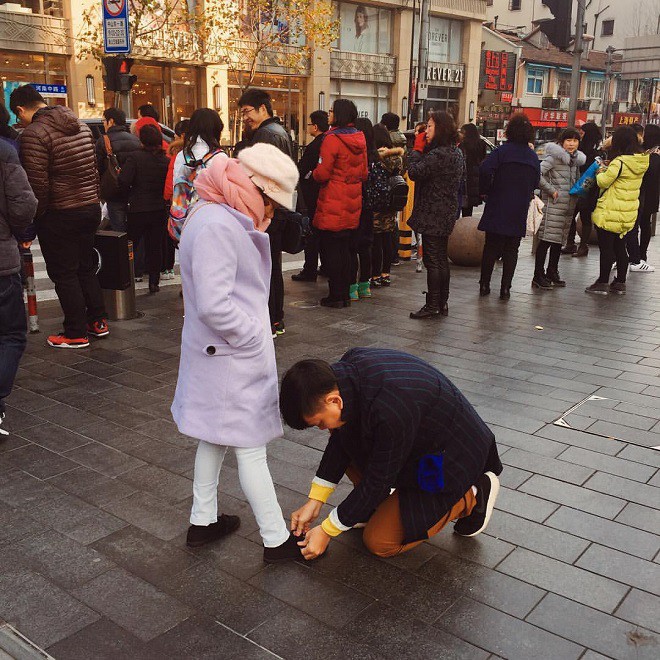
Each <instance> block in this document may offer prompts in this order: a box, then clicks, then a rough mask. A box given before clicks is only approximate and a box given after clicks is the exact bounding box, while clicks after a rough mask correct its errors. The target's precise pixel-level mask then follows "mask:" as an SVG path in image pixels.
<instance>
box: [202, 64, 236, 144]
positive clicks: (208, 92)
mask: <svg viewBox="0 0 660 660" xmlns="http://www.w3.org/2000/svg"><path fill="white" fill-rule="evenodd" d="M201 71H202V72H203V75H202V84H201V87H202V99H201V105H200V107H204V106H207V107H209V108H212V109H213V110H217V111H218V113H219V115H220V117H221V118H222V123H223V124H224V125H225V130H224V131H223V133H222V143H223V144H225V143H226V144H229V143H230V137H229V112H230V110H231V108H230V107H229V88H228V86H227V67H226V66H225V65H221V64H209V65H208V66H206V67H202V69H201ZM216 85H219V87H220V99H219V101H220V105H219V106H218V105H217V104H216V95H215V86H216Z"/></svg>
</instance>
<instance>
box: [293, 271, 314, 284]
mask: <svg viewBox="0 0 660 660" xmlns="http://www.w3.org/2000/svg"><path fill="white" fill-rule="evenodd" d="M291 279H292V280H293V281H294V282H316V274H315V273H306V272H305V271H304V270H301V271H300V272H299V273H297V274H296V275H291Z"/></svg>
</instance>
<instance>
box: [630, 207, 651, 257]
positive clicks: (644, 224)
mask: <svg viewBox="0 0 660 660" xmlns="http://www.w3.org/2000/svg"><path fill="white" fill-rule="evenodd" d="M651 215H652V214H651V213H644V212H640V213H639V215H638V216H637V222H636V223H635V226H634V227H633V228H632V229H631V230H630V231H629V232H628V233H627V234H626V239H625V240H626V247H627V249H628V256H629V257H630V263H631V264H638V263H639V262H640V261H646V258H647V256H648V255H647V250H648V249H649V243H650V242H651Z"/></svg>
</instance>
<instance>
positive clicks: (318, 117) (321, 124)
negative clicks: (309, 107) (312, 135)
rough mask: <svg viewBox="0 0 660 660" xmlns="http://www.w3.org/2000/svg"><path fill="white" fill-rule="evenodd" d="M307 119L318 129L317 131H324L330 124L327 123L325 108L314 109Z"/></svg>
mask: <svg viewBox="0 0 660 660" xmlns="http://www.w3.org/2000/svg"><path fill="white" fill-rule="evenodd" d="M309 120H310V121H311V122H312V124H314V125H315V126H316V128H318V129H319V131H323V132H324V133H325V132H326V131H327V130H328V128H329V127H330V124H329V123H328V113H327V112H326V111H325V110H314V112H312V114H311V115H310V116H309Z"/></svg>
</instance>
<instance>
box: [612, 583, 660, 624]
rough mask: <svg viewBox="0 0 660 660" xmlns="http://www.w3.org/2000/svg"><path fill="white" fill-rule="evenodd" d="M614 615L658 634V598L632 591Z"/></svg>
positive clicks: (659, 614) (659, 613)
mask: <svg viewBox="0 0 660 660" xmlns="http://www.w3.org/2000/svg"><path fill="white" fill-rule="evenodd" d="M615 614H616V616H618V617H619V618H620V619H624V620H625V621H630V622H631V623H634V624H636V625H638V626H641V627H642V628H647V629H648V630H652V631H654V632H656V633H660V598H658V597H657V596H654V595H653V594H650V593H648V592H646V591H639V590H638V589H632V590H631V591H630V593H629V594H628V595H627V596H626V597H625V599H624V601H623V603H621V605H620V606H619V609H617V611H616V612H615Z"/></svg>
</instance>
